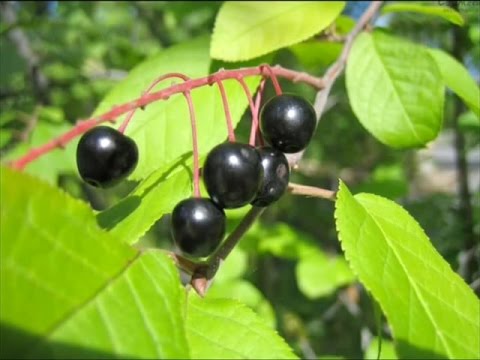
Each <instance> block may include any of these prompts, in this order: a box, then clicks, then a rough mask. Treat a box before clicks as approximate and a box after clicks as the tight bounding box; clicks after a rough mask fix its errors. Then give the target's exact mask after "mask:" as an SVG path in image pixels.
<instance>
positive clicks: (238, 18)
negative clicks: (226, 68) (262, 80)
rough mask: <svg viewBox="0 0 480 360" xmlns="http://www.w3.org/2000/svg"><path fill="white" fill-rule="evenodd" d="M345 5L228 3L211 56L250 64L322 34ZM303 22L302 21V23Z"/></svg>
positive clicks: (220, 14)
mask: <svg viewBox="0 0 480 360" xmlns="http://www.w3.org/2000/svg"><path fill="white" fill-rule="evenodd" d="M344 6H345V2H343V1H337V2H334V1H332V2H308V1H275V2H268V3H267V2H255V1H242V2H235V1H231V2H225V3H224V4H223V5H222V7H221V8H220V11H219V12H218V15H217V19H216V22H215V28H214V30H213V36H212V44H211V50H210V54H211V56H212V58H214V59H220V60H225V61H241V60H248V59H252V58H255V57H258V56H260V55H263V54H266V53H269V52H272V51H274V50H277V49H281V48H284V47H286V46H290V45H293V44H296V43H299V42H301V41H303V40H306V39H308V38H310V37H312V36H313V35H315V34H317V33H319V32H320V31H322V30H323V29H325V28H326V27H327V26H328V25H330V24H331V23H332V22H333V21H334V20H335V19H336V17H337V16H338V15H339V14H340V12H341V11H342V9H343V8H344ZM299 19H301V21H299Z"/></svg>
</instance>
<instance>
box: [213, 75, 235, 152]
mask: <svg viewBox="0 0 480 360" xmlns="http://www.w3.org/2000/svg"><path fill="white" fill-rule="evenodd" d="M217 85H218V88H219V90H220V94H221V95H222V102H223V109H224V110H225V118H226V120H227V129H228V140H229V141H230V142H235V132H234V130H233V124H232V117H231V115H230V108H229V106H228V100H227V95H226V93H225V88H224V87H223V84H222V82H221V81H217Z"/></svg>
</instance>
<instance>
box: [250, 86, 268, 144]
mask: <svg viewBox="0 0 480 360" xmlns="http://www.w3.org/2000/svg"><path fill="white" fill-rule="evenodd" d="M264 87H265V78H263V79H262V81H261V82H260V86H259V87H258V92H257V96H256V98H255V113H256V114H260V104H261V103H262V94H263V89H264ZM252 130H253V126H252ZM256 135H257V136H258V140H259V143H260V146H263V145H264V142H263V136H262V133H261V131H260V129H259V128H257V131H256ZM254 136H255V135H254ZM250 137H252V134H250Z"/></svg>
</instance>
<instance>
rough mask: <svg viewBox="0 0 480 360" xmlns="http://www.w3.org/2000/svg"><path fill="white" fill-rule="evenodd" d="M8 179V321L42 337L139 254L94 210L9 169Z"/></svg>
mask: <svg viewBox="0 0 480 360" xmlns="http://www.w3.org/2000/svg"><path fill="white" fill-rule="evenodd" d="M1 180H2V181H1V198H2V203H1V205H2V208H1V209H2V211H1V213H0V216H1V223H2V226H1V228H0V231H1V232H0V234H1V236H0V239H1V260H2V261H1V278H2V279H1V280H2V281H1V283H2V287H1V298H2V301H1V307H0V309H1V321H2V322H3V323H6V324H8V325H11V326H15V327H17V328H20V329H22V330H24V331H28V332H31V333H33V334H39V335H42V334H44V333H45V332H46V331H49V329H51V328H52V327H53V326H56V324H58V323H59V322H61V321H63V319H64V318H65V317H66V316H68V315H69V314H70V313H71V311H72V310H73V309H74V308H75V306H78V305H79V304H81V303H83V302H85V301H88V299H89V298H90V297H91V296H92V294H94V293H95V292H96V291H98V290H99V289H101V287H102V286H103V285H104V283H105V282H106V281H108V279H110V278H112V277H113V276H115V275H116V274H117V273H118V272H119V271H120V270H121V269H122V268H124V267H125V266H126V265H127V264H128V262H129V261H130V260H131V259H132V258H133V257H134V256H135V251H133V250H132V249H130V248H128V247H126V246H125V245H122V244H119V243H117V242H116V241H115V240H114V239H113V238H111V237H110V236H108V234H106V233H105V232H103V231H101V230H100V229H98V227H97V225H96V223H95V218H94V216H93V214H92V211H91V209H90V208H88V207H87V206H86V205H85V204H83V203H81V202H80V201H77V200H73V199H72V198H70V197H69V196H67V195H66V194H65V193H62V192H59V191H57V190H55V189H53V188H50V187H49V186H47V185H45V184H43V183H41V182H39V181H38V180H35V179H33V178H31V177H30V176H27V175H24V174H21V173H17V172H13V171H11V170H9V169H8V168H2V171H1ZM59 224H61V226H59ZM79 234H82V236H78V235H79ZM100 259H101V261H99V260H100ZM7 343H8V342H7ZM13 345H14V344H12V346H13ZM24 345H25V344H17V346H18V348H17V349H15V350H22V346H24ZM23 350H25V349H23Z"/></svg>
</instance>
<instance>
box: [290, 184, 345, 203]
mask: <svg viewBox="0 0 480 360" xmlns="http://www.w3.org/2000/svg"><path fill="white" fill-rule="evenodd" d="M288 191H289V192H290V194H292V195H304V196H308V197H316V198H320V199H326V200H330V201H335V200H336V196H337V194H336V192H335V191H332V190H327V189H322V188H319V187H314V186H306V185H300V184H294V183H289V184H288Z"/></svg>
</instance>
